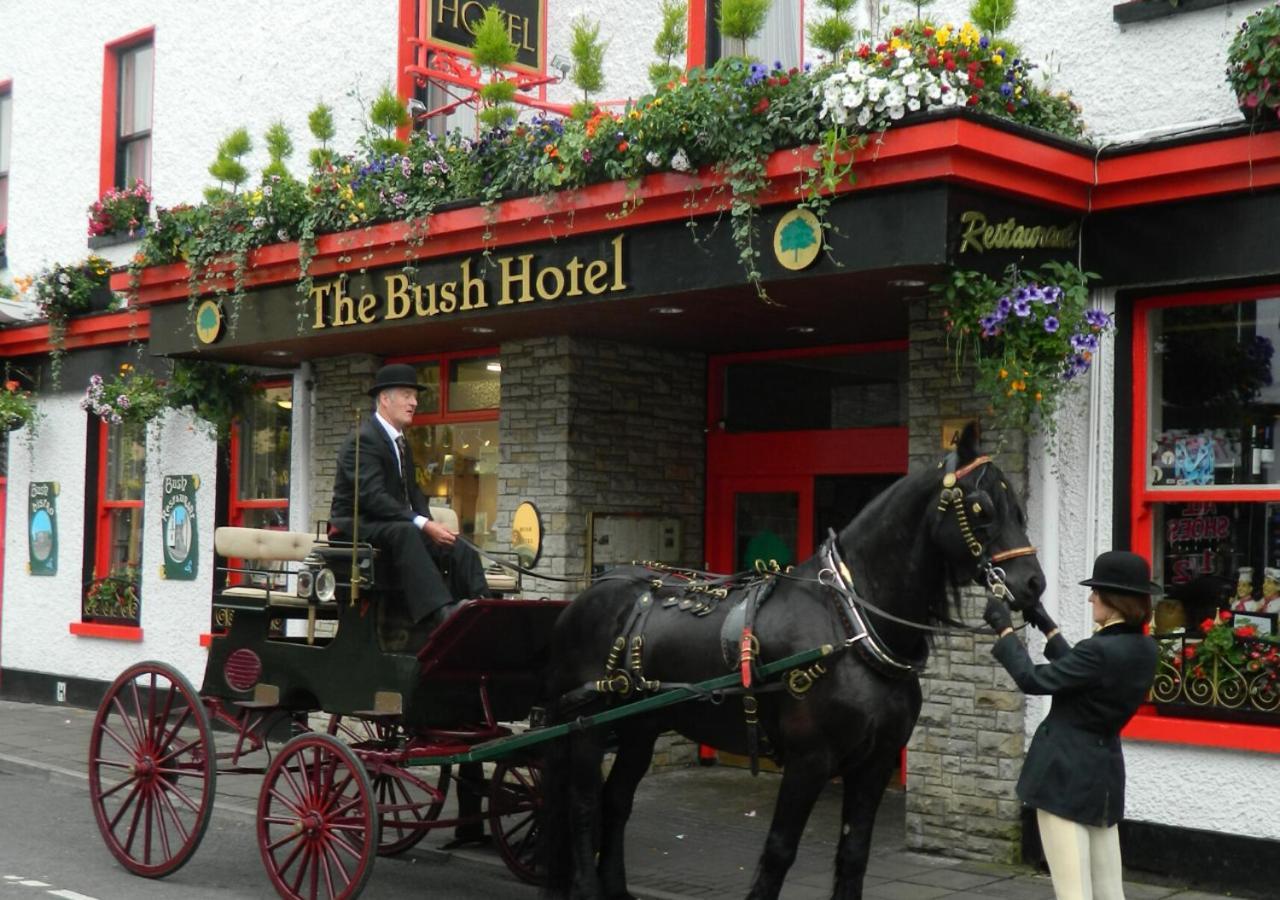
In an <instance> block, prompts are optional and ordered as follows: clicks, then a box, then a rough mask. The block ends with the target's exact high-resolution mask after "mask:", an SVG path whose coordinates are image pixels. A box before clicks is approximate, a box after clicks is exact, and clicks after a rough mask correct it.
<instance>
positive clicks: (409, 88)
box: [396, 0, 427, 141]
mask: <svg viewBox="0 0 1280 900" xmlns="http://www.w3.org/2000/svg"><path fill="white" fill-rule="evenodd" d="M426 4H427V0H400V2H399V7H400V28H399V31H398V33H397V35H396V96H398V97H399V98H400V99H401V100H402V101H404V102H405V103H408V102H409V98H410V97H412V96H413V87H414V85H413V75H412V74H410V72H409V67H410V66H412V65H415V64H419V63H420V61H419V60H418V54H419V52H421V53H422V54H423V55H424V56H425V55H426V51H425V50H420V45H419V44H418V42H417V41H416V40H415V39H416V38H417V36H418V11H419V10H421V11H422V12H423V13H424V15H425V13H426ZM422 62H425V60H424V61H422ZM412 130H413V123H412V122H410V124H408V125H406V126H404V127H403V128H398V129H396V137H397V138H399V139H400V140H402V141H407V140H409V133H410V132H411V131H412Z"/></svg>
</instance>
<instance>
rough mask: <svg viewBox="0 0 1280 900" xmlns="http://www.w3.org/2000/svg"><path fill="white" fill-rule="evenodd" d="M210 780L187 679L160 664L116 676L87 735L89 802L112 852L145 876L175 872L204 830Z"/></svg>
mask: <svg viewBox="0 0 1280 900" xmlns="http://www.w3.org/2000/svg"><path fill="white" fill-rule="evenodd" d="M216 776H217V768H216V757H215V749H214V745H213V732H212V731H211V730H210V728H209V717H208V715H207V714H206V713H205V709H204V705H203V703H202V702H201V700H200V695H199V694H197V693H196V690H195V688H193V687H192V686H191V682H189V681H188V680H187V679H186V678H184V677H183V676H182V674H181V673H180V672H178V671H177V670H175V669H173V668H172V667H170V666H167V665H165V664H164V663H159V662H142V663H137V664H136V665H133V666H130V667H129V668H127V669H125V670H124V671H123V672H121V673H120V676H119V677H118V678H116V680H115V681H114V682H112V684H111V687H110V688H108V689H107V693H106V696H105V697H103V698H102V704H101V706H99V707H98V714H97V716H96V717H95V718H94V720H93V731H92V733H91V734H90V737H89V798H90V802H91V803H92V804H93V817H94V819H96V820H97V823H98V831H100V832H101V833H102V838H103V840H104V841H106V844H107V849H108V850H110V851H111V855H112V856H114V857H115V858H116V859H117V860H119V861H120V864H121V865H122V866H124V867H125V868H126V869H128V870H129V871H130V872H133V873H134V874H135V875H142V876H145V877H147V878H162V877H164V876H165V875H168V874H170V873H171V872H175V871H177V870H178V869H179V868H181V867H182V865H183V864H184V863H185V862H186V861H187V860H188V859H190V858H191V854H193V853H195V851H196V847H198V846H199V845H200V839H201V838H202V837H204V832H205V829H206V828H207V827H208V826H209V815H210V813H212V811H213V797H214V785H215V779H216Z"/></svg>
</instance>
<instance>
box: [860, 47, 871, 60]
mask: <svg viewBox="0 0 1280 900" xmlns="http://www.w3.org/2000/svg"><path fill="white" fill-rule="evenodd" d="M870 55H871V48H870V47H868V46H867V45H866V44H862V45H860V46H859V47H858V59H866V58H867V57H868V56H870Z"/></svg>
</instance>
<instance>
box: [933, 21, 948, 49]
mask: <svg viewBox="0 0 1280 900" xmlns="http://www.w3.org/2000/svg"><path fill="white" fill-rule="evenodd" d="M934 37H935V38H937V40H938V46H939V47H943V46H945V45H946V43H947V41H949V40H951V26H950V25H943V26H942V27H941V28H939V29H938V31H937V34H935V35H934Z"/></svg>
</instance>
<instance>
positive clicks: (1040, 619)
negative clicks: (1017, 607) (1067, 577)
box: [1022, 600, 1058, 634]
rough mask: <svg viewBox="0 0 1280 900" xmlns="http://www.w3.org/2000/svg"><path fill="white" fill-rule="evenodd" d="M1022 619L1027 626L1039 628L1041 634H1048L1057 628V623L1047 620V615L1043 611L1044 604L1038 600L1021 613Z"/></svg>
mask: <svg viewBox="0 0 1280 900" xmlns="http://www.w3.org/2000/svg"><path fill="white" fill-rule="evenodd" d="M1022 618H1023V619H1025V620H1026V622H1027V624H1028V625H1031V626H1033V627H1035V628H1039V629H1040V632H1041V633H1042V634H1048V633H1049V632H1050V631H1053V629H1055V628H1057V627H1058V623H1057V622H1055V621H1053V619H1051V618H1049V613H1047V612H1046V611H1045V608H1044V604H1043V603H1041V602H1040V601H1039V600H1037V601H1036V602H1035V605H1034V606H1028V607H1027V608H1026V609H1024V610H1023V611H1022Z"/></svg>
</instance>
